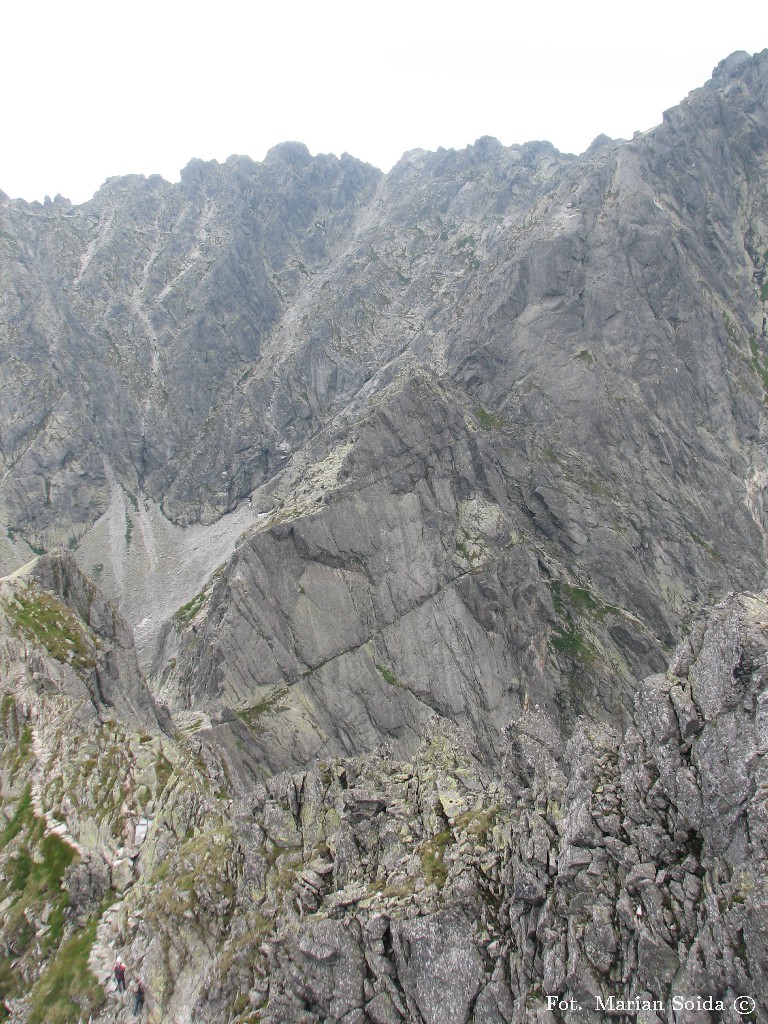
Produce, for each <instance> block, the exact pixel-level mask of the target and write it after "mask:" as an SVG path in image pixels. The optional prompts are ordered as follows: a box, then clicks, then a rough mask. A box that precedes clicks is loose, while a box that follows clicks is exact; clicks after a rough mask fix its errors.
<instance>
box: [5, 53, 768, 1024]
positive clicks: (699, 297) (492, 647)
mask: <svg viewBox="0 0 768 1024" xmlns="http://www.w3.org/2000/svg"><path fill="white" fill-rule="evenodd" d="M767 91H768V51H766V52H764V53H762V54H758V55H755V56H754V57H749V56H748V55H746V54H735V55H733V56H732V57H730V58H729V59H728V60H726V61H724V62H723V63H722V64H721V65H719V66H718V68H717V69H716V71H715V73H714V75H713V79H712V81H711V82H709V83H707V84H706V85H705V86H704V87H703V88H702V89H699V90H696V91H695V92H693V93H691V94H690V96H689V97H688V98H687V99H686V100H685V101H684V102H683V103H682V104H681V105H680V107H678V108H675V109H674V110H672V111H668V112H667V113H666V114H665V118H664V123H663V124H662V125H660V126H659V127H658V128H656V129H654V130H653V131H651V132H647V133H645V134H644V135H642V136H638V137H637V138H635V139H633V140H632V142H628V143H624V142H613V141H611V140H606V139H601V140H597V141H596V144H595V145H593V146H592V147H590V149H589V150H588V151H587V152H586V153H585V154H583V155H582V156H581V157H578V158H577V157H569V156H563V155H562V154H559V153H557V152H556V151H555V150H553V149H552V147H551V146H549V145H548V144H546V143H533V144H527V145H525V146H517V147H510V148H504V147H502V146H501V145H499V144H498V143H496V142H495V141H494V140H489V139H482V140H479V141H478V142H477V143H476V144H475V145H474V146H472V147H469V148H468V149H467V150H465V151H463V152H461V153H445V152H439V153H436V154H427V153H422V152H415V153H411V154H407V155H406V156H405V157H404V158H403V160H402V161H401V162H400V164H398V166H397V167H396V168H394V169H393V171H392V172H390V174H388V175H386V176H382V175H380V174H379V173H378V172H376V171H375V170H374V169H372V168H369V167H367V166H365V165H363V164H360V163H359V162H358V161H355V160H353V159H352V158H350V157H343V158H342V159H341V160H336V159H335V158H331V157H317V158H312V157H310V156H309V154H308V153H307V151H306V150H305V149H304V147H302V146H299V145H297V144H288V145H285V146H280V147H277V148H276V149H275V150H273V151H272V152H271V153H270V154H269V156H268V158H267V159H266V160H265V161H264V163H263V164H254V163H253V162H251V161H248V160H247V159H246V158H231V159H230V160H229V161H227V162H226V164H224V165H221V166H220V165H218V164H204V163H202V162H199V161H198V162H193V163H192V164H191V165H190V166H189V167H188V168H187V169H186V171H185V172H184V175H183V178H182V182H181V183H180V184H179V185H169V184H168V183H166V182H163V181H162V180H161V179H159V178H150V179H149V180H146V179H143V178H123V179H111V180H110V181H109V182H108V183H107V184H106V185H105V186H104V188H103V189H102V190H101V191H100V192H99V193H98V195H97V196H96V197H94V200H93V201H92V202H91V203H88V204H84V205H83V206H81V207H72V206H71V205H69V204H68V203H67V202H66V201H63V200H60V201H57V202H55V203H53V204H46V205H45V206H40V204H25V203H20V202H12V201H10V200H8V199H7V197H0V218H1V219H2V229H1V233H0V266H1V270H0V272H1V273H2V277H3V286H4V292H5V301H4V303H3V304H2V306H1V307H0V361H1V362H2V369H1V371H0V372H1V373H2V382H3V383H2V388H0V423H2V431H1V432H0V455H1V456H2V459H3V465H2V471H1V472H0V520H2V522H3V525H4V526H5V528H6V535H5V537H4V538H3V541H2V548H1V549H0V563H1V564H2V565H3V567H4V569H5V570H10V569H16V568H18V567H19V566H20V564H21V563H22V562H25V563H26V562H27V561H28V560H29V564H27V565H25V566H24V568H22V569H20V570H19V571H18V572H15V573H12V574H11V575H10V576H7V577H5V578H4V579H2V580H1V581H0V669H1V670H2V671H1V672H0V677H1V681H2V687H3V700H2V716H1V718H2V721H1V722H0V736H1V737H2V749H1V750H0V797H1V798H2V805H1V809H2V813H3V817H4V820H3V822H2V832H1V833H0V921H1V922H2V923H1V924H0V995H1V996H2V999H3V1000H5V1002H6V1007H5V1013H6V1014H7V1015H8V1017H9V1019H11V1020H13V1021H15V1022H19V1024H22V1022H24V1024H42V1021H46V1024H47V1022H48V1021H49V1020H54V1021H55V1020H58V1021H61V1022H62V1024H63V1022H66V1021H70V1020H71V1021H72V1022H73V1024H74V1021H75V1020H77V1019H79V1018H80V1017H82V1018H83V1019H88V1018H90V1019H91V1020H92V1021H93V1024H98V1022H101V1024H108V1022H117V1021H123V1020H125V1019H128V1018H129V1016H130V1013H129V1007H128V1005H127V1004H125V1003H124V1002H122V1001H121V1000H120V999H119V998H117V997H116V995H115V993H114V992H112V991H111V986H110V968H111V964H112V963H113V959H112V958H113V957H114V955H115V954H117V953H120V954H121V955H123V956H124V957H125V958H126V961H127V963H128V966H129V974H130V976H131V977H134V976H135V975H136V973H137V972H139V971H140V972H141V973H142V975H143V977H144V978H145V980H146V983H147V992H148V1011H147V1012H148V1015H149V1019H151V1020H153V1021H158V1022H159V1021H173V1022H174V1024H176V1022H178V1024H181V1022H184V1024H187V1022H191V1021H192V1020H195V1021H200V1022H209V1024H215V1022H216V1024H218V1022H219V1021H232V1022H235V1021H236V1022H237V1024H246V1022H248V1024H253V1022H255V1021H261V1024H342V1022H344V1024H367V1022H369V1021H373V1022H374V1024H398V1022H407V1024H443V1022H449V1024H454V1022H455V1024H513V1022H514V1024H518V1022H520V1024H522V1022H529V1021H530V1022H533V1021H537V1022H540V1024H554V1022H557V1021H566V1022H569V1024H576V1022H577V1021H578V1022H580V1024H581V1022H584V1021H587V1022H589V1021H594V1022H595V1024H596V1022H597V1021H602V1020H604V1019H605V1015H606V1013H607V1012H611V1011H610V1009H609V1008H608V1009H606V1008H607V1007H609V1004H610V1001H611V997H613V999H623V998H630V997H632V998H636V999H639V1000H641V1001H642V1000H645V1001H646V1002H648V1003H649V1004H658V1005H654V1006H651V1005H649V1007H647V1008H646V1009H643V1010H641V1011H640V1012H641V1014H643V1015H644V1019H645V1020H646V1021H648V1022H652V1021H658V1022H661V1021H666V1022H678V1021H679V1022H686V1024H700V1022H703V1021H704V1020H709V1019H721V1020H733V1019H736V1016H737V1015H738V1014H737V1011H736V1010H734V1009H733V1006H734V1000H736V999H737V998H738V997H740V996H751V997H753V998H754V999H755V1001H756V1007H755V1013H756V1014H757V1016H758V1017H759V1016H760V1014H761V1013H762V1014H765V1013H766V1012H768V1005H766V1002H765V998H766V997H765V993H766V991H768V984H767V983H766V971H768V934H767V933H766V927H765V923H764V922H765V918H766V898H767V896H766V894H767V893H768V888H767V887H766V879H765V863H766V841H767V840H766V835H767V833H766V827H767V823H766V815H765V802H766V801H765V798H766V780H765V779H764V777H763V776H764V774H765V770H764V767H763V761H764V758H765V755H766V751H768V742H767V741H766V736H765V715H764V713H763V705H764V703H765V700H766V697H765V694H766V686H767V683H768V680H767V678H766V671H768V668H767V666H768V635H767V634H766V630H768V596H767V595H766V592H764V591H763V590H762V587H763V586H764V585H765V555H766V520H765V489H766V486H768V461H767V460H766V453H767V452H768V445H767V444H766V441H767V437H766V422H767V421H766V417H765V403H766V395H767V394H768V335H767V334H766V331H767V330H768V328H767V327H766V322H767V321H766V303H768V284H767V283H766V267H767V264H766V261H767V260H768V193H766V181H767V180H768V120H767V119H766V99H767V98H768V97H767V96H766V92H767ZM56 544H65V545H67V546H68V547H69V548H70V549H71V550H70V551H69V552H68V553H67V554H63V553H62V552H61V551H60V550H53V548H54V545H56ZM33 549H37V550H42V549H46V550H48V549H51V550H50V551H49V553H48V554H42V555H41V557H39V558H38V559H37V560H34V559H31V555H32V554H33ZM174 558H176V559H177V560H178V565H177V564H176V563H174ZM30 559H31V560H30ZM77 562H79V564H80V566H81V567H82V568H78V564H77ZM83 570H85V572H86V573H90V575H91V576H92V577H94V579H93V580H92V579H90V578H89V577H88V576H87V575H85V574H84V572H83ZM98 584H103V587H104V588H105V591H106V593H107V595H109V597H112V598H114V599H115V600H116V601H117V602H118V604H117V606H116V605H115V604H112V603H111V602H110V600H109V597H107V596H105V594H103V593H102V592H101V590H100V589H99V585H98ZM729 592H730V593H729ZM726 594H728V596H727V597H725V599H723V598H724V595H726ZM718 602H719V603H718ZM705 605H710V606H711V605H715V607H714V610H713V611H711V613H710V614H709V615H708V616H702V615H701V614H700V611H701V608H702V606H705ZM174 609H175V611H174ZM123 613H124V616H125V617H124V616H123ZM126 618H127V620H128V621H126ZM132 627H135V629H136V636H137V637H138V652H139V654H140V656H141V662H140V660H139V657H138V656H137V647H136V646H135V645H134V639H133V633H132ZM681 636H685V637H686V638H685V639H684V640H683V641H682V643H680V645H679V646H678V647H677V649H676V651H675V652H674V654H673V648H674V645H675V644H676V643H677V641H678V640H679V638H680V637H681ZM670 656H672V662H671V667H670V669H669V670H668V671H665V668H666V665H667V663H668V660H669V657H670ZM142 669H149V670H150V671H149V672H148V673H143V672H142ZM639 680H643V681H642V682H639ZM697 996H698V997H701V998H702V999H703V998H706V997H707V996H711V997H712V998H713V999H715V1000H720V1001H722V1003H723V1009H722V1010H715V1011H713V1012H714V1013H717V1014H719V1015H720V1016H719V1017H717V1018H715V1017H711V1016H710V1014H709V1011H708V1010H707V1009H702V1008H700V1007H699V1008H697V1007H694V1008H693V1009H687V1008H686V1007H685V1006H683V1007H682V1009H680V1010H679V1011H678V1010H676V1009H675V1008H674V1000H675V999H676V998H678V999H680V998H683V997H697ZM553 1000H555V1001H556V1002H557V1003H559V1004H561V1005H559V1006H553V1005H552V1001H553ZM683 1001H684V1000H683ZM578 1007H580V1008H578ZM619 1012H622V1011H621V1010H620V1011H619ZM638 1019H640V1018H639V1017H638Z"/></svg>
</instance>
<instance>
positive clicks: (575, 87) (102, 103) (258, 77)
mask: <svg viewBox="0 0 768 1024" xmlns="http://www.w3.org/2000/svg"><path fill="white" fill-rule="evenodd" d="M714 10H716V11H717V16H716V17H714V16H712V15H708V13H707V12H708V11H714ZM0 33H1V34H2V35H1V38H2V46H1V47H0V86H1V87H2V96H3V113H2V126H3V127H2V135H0V140H1V147H2V148H1V149H0V189H3V190H4V191H5V192H7V193H8V194H9V195H11V196H14V197H17V196H21V197H23V198H25V199H30V200H31V199H42V198H43V196H44V195H46V194H49V195H51V196H54V195H55V194H56V193H57V192H60V193H62V194H63V195H65V196H67V197H68V198H70V199H72V200H73V201H74V202H83V201H84V200H86V199H88V198H90V196H91V195H92V194H93V192H95V191H96V189H98V187H99V186H100V184H101V183H102V182H103V181H104V180H105V178H107V177H109V176H111V175H116V174H127V173H134V172H139V173H143V174H147V175H149V174H153V173H159V174H162V175H163V176H164V177H166V178H168V179H169V180H171V181H175V180H178V176H179V170H180V169H181V168H182V167H183V166H184V165H185V164H186V163H187V162H188V161H189V160H190V159H191V158H192V157H202V158H203V159H217V160H220V161H221V160H225V159H226V157H227V156H229V155H230V154H231V153H246V154H248V155H249V156H252V157H253V158H254V159H256V160H261V159H263V157H264V155H265V153H266V151H267V150H268V149H269V148H270V146H273V145H275V144H276V143H278V142H282V141H286V140H297V141H301V142H305V143H306V144H307V146H309V149H310V150H311V151H312V152H313V153H319V152H322V153H336V154H337V155H341V153H343V152H348V153H352V154H353V155H354V156H357V157H360V158H361V159H363V160H367V161H369V162H370V163H373V164H375V165H376V166H378V167H381V168H382V169H383V170H388V169H389V168H390V167H391V166H392V165H393V164H394V163H395V162H396V161H397V160H398V159H399V157H400V156H401V155H402V154H403V152H405V151H406V150H408V149H415V148H422V149H436V148H438V147H439V146H444V147H446V148H450V147H454V148H459V147H463V146H466V145H467V144H468V143H471V142H474V141H475V139H477V138H479V137H480V136H482V135H494V136H495V137H496V138H498V139H500V140H501V141H502V142H503V143H504V144H505V145H510V144H512V143H515V142H526V141H528V140H530V139H548V140H550V141H551V142H553V143H554V145H555V146H557V148H558V149H560V150H562V151H563V152H575V153H578V152H581V151H583V150H584V149H585V148H586V147H587V146H588V145H589V143H590V142H591V141H592V139H593V138H594V137H595V136H596V135H598V134H600V133H601V132H604V133H605V134H607V135H610V136H612V137H623V138H631V136H632V133H633V132H634V131H636V130H639V131H644V130H645V129H647V128H650V127H652V126H653V125H655V124H658V123H659V122H660V121H661V115H662V112H663V111H664V110H665V109H667V108H668V107H671V106H673V105H674V104H676V103H678V102H679V101H680V100H681V99H682V98H683V97H684V96H685V95H686V94H687V93H688V92H689V91H690V90H692V89H694V88H697V87H698V86H700V85H702V84H703V83H704V82H705V81H706V80H707V79H708V78H709V77H710V75H711V72H712V68H713V67H714V66H715V64H717V63H718V61H720V60H721V59H722V58H724V57H726V56H727V55H728V54H729V53H731V52H733V51H734V50H739V49H740V50H747V51H748V52H750V53H754V52H756V51H759V50H761V49H763V48H764V47H765V46H767V45H768V18H767V17H766V15H765V10H764V9H763V7H762V4H761V3H760V2H756V0H750V2H748V3H747V2H743V0H730V2H728V3H726V4H724V5H718V6H717V8H713V7H710V6H708V5H706V4H704V3H703V2H702V0H697V2H696V3H695V4H694V3H692V2H689V0H665V2H663V3H662V2H659V0H649V2H646V3H639V4H638V3H634V4H623V3H621V0H611V2H602V0H601V2H596V0H583V2H581V3H564V2H561V0H547V2H536V0H527V2H525V3H519V2H518V3H510V2H509V0H508V2H506V3H500V2H493V3H491V2H488V0H463V2H462V3H460V4H459V3H455V2H453V0H442V2H437V0H386V2H385V3H372V4H370V5H367V4H364V3H362V2H360V0H357V2H351V0H326V2H323V0H317V2H314V3H309V2H306V0H293V2H284V3H281V2H280V0H269V2H268V3H264V2H258V3H257V2H251V3H242V2H241V3H234V2H232V0H216V2H214V3H209V4H206V5H197V4H195V3H194V2H192V3H189V2H188V3H178V2H176V0H165V2H164V0H153V2H145V0H131V2H130V3H121V4H116V3H110V2H109V0H99V2H91V0H69V2H66V3H65V2H62V0H57V2H50V0H47V2H41V0H7V2H6V4H5V5H4V10H3V14H2V17H0Z"/></svg>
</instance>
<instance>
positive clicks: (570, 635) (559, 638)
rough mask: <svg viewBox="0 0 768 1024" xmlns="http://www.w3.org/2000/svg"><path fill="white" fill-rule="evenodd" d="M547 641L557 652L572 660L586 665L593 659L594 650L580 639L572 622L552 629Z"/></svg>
mask: <svg viewBox="0 0 768 1024" xmlns="http://www.w3.org/2000/svg"><path fill="white" fill-rule="evenodd" d="M549 642H550V644H551V646H552V648H553V650H555V651H557V652H558V654H563V655H565V657H567V658H571V659H572V660H573V661H580V662H582V663H583V664H585V665H588V664H590V662H592V661H594V659H595V651H594V650H593V649H592V648H591V647H590V646H589V644H588V643H586V641H584V640H582V638H581V637H580V636H579V634H578V633H577V631H576V628H575V626H574V625H573V623H572V622H568V623H567V624H566V625H564V626H558V627H557V628H556V629H555V630H553V632H552V636H551V637H550V640H549Z"/></svg>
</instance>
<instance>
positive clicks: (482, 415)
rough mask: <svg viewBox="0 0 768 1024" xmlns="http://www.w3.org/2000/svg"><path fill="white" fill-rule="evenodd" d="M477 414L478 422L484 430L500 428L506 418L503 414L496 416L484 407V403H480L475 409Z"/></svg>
mask: <svg viewBox="0 0 768 1024" xmlns="http://www.w3.org/2000/svg"><path fill="white" fill-rule="evenodd" d="M475 416H477V422H478V423H479V424H480V426H481V427H482V428H483V430H498V429H499V428H500V427H503V426H504V420H503V419H502V418H501V416H494V415H493V414H492V413H490V412H488V411H487V410H486V409H484V408H483V407H482V405H478V407H477V409H475Z"/></svg>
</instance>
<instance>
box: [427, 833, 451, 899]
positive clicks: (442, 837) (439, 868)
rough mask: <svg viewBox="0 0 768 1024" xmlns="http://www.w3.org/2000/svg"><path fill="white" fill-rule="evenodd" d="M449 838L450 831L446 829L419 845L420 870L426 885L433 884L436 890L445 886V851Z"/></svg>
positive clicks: (446, 871) (446, 869)
mask: <svg viewBox="0 0 768 1024" xmlns="http://www.w3.org/2000/svg"><path fill="white" fill-rule="evenodd" d="M451 838H452V836H451V830H450V829H449V828H446V829H443V831H442V832H438V833H437V835H434V836H432V838H431V839H427V840H426V841H425V842H423V843H422V844H421V850H420V855H421V870H422V871H423V872H424V880H425V881H426V883H427V885H431V884H433V883H434V884H435V885H436V886H437V888H438V889H442V888H443V886H444V885H445V883H446V880H447V878H448V865H447V864H446V863H445V850H446V847H447V846H448V844H449V843H450V841H451Z"/></svg>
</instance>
